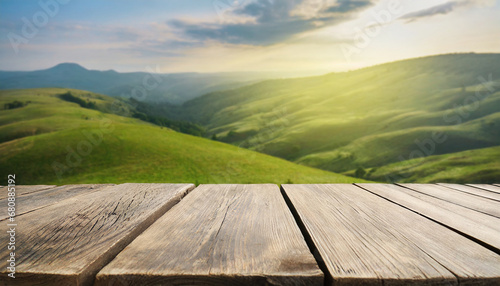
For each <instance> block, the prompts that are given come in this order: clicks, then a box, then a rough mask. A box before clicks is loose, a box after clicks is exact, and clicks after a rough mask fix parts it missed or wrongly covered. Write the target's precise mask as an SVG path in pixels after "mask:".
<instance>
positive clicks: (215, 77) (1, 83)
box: [0, 63, 278, 104]
mask: <svg viewBox="0 0 500 286" xmlns="http://www.w3.org/2000/svg"><path fill="white" fill-rule="evenodd" d="M274 77H278V76H277V74H273V73H267V74H266V73H245V72H239V73H213V74H212V73H210V74H203V73H174V74H158V75H157V77H155V78H154V80H156V79H158V81H154V80H150V78H151V76H150V75H149V74H148V73H145V72H134V73H118V72H116V71H114V70H108V71H98V70H88V69H86V68H84V67H82V66H80V65H78V64H75V63H62V64H59V65H56V66H54V67H52V68H49V69H45V70H38V71H27V72H19V71H15V72H13V71H0V89H24V88H43V87H60V88H74V89H81V90H88V91H91V92H96V93H101V94H106V95H109V96H122V97H131V96H133V94H132V93H133V90H134V88H136V90H145V89H147V94H146V95H144V96H143V94H142V92H140V91H139V92H136V97H137V99H139V100H141V101H146V102H165V103H170V104H181V103H183V102H185V101H188V100H190V99H193V98H196V97H198V96H201V95H203V94H206V93H209V92H213V91H217V90H225V89H231V88H237V87H241V86H244V85H247V84H250V83H253V82H256V81H259V80H263V79H268V78H274ZM144 81H146V85H145V84H144ZM156 83H159V84H158V85H157V86H156Z"/></svg>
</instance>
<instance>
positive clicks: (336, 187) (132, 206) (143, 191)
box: [0, 184, 500, 285]
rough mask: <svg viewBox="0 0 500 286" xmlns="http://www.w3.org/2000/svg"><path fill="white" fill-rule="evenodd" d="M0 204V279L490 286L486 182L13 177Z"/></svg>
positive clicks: (491, 199)
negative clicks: (12, 202) (39, 182)
mask: <svg viewBox="0 0 500 286" xmlns="http://www.w3.org/2000/svg"><path fill="white" fill-rule="evenodd" d="M0 200H1V201H2V202H0V203H1V204H2V205H3V206H7V203H8V196H7V188H6V187H2V188H0ZM2 209H3V212H2V213H0V225H1V227H0V231H1V233H2V235H0V245H1V246H2V250H1V252H0V256H1V257H0V266H1V270H0V272H1V276H0V285H365V284H366V285H407V284H412V285H459V284H463V285H469V284H470V285H500V186H498V185H495V184H492V185H485V184H480V185H458V184H401V185H387V184H354V185H350V184H331V185H282V186H281V188H280V187H279V186H277V185H270V184H267V185H201V186H198V187H196V188H195V186H194V185H192V184H121V185H110V184H108V185H69V186H59V187H58V186H49V185H47V186H17V187H16V212H17V216H16V217H15V221H14V222H10V221H9V216H8V214H7V209H6V207H4V208H2ZM8 224H14V225H8ZM11 228H15V243H16V244H15V246H16V249H15V251H14V252H15V259H16V260H15V264H16V265H15V268H16V269H15V277H16V278H15V279H13V278H10V277H8V276H7V274H8V273H10V272H9V270H8V269H7V267H8V264H9V262H7V260H8V259H9V257H10V255H11V254H10V253H11V251H10V250H8V249H7V246H8V243H9V241H11V237H10V233H8V232H7V231H9V230H10V229H11Z"/></svg>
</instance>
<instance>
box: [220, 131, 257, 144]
mask: <svg viewBox="0 0 500 286" xmlns="http://www.w3.org/2000/svg"><path fill="white" fill-rule="evenodd" d="M256 134H257V131H256V130H248V131H243V132H239V131H235V130H231V131H229V132H228V133H227V135H226V136H225V137H222V138H220V141H222V142H225V143H236V142H241V141H244V140H246V139H248V138H250V137H252V136H255V135H256Z"/></svg>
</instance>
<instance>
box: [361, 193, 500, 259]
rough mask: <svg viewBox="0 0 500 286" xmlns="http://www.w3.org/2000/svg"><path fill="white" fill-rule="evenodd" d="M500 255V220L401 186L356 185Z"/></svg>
mask: <svg viewBox="0 0 500 286" xmlns="http://www.w3.org/2000/svg"><path fill="white" fill-rule="evenodd" d="M356 185H358V186H361V187H362V188H364V189H366V190H368V191H370V192H372V193H374V194H377V195H379V196H381V197H384V198H386V199H387V200H390V201H392V202H394V203H396V204H399V205H402V206H404V207H406V208H408V209H410V210H412V211H414V212H417V213H420V214H422V215H424V216H426V217H428V218H430V219H432V220H435V221H437V222H439V223H442V224H444V225H446V226H448V227H450V228H453V229H455V230H457V231H460V232H462V233H464V234H466V235H468V236H470V237H473V238H475V239H476V240H478V241H480V242H482V243H484V244H486V245H488V246H489V247H491V248H492V249H495V250H496V251H500V220H499V219H497V218H495V217H492V216H489V215H486V214H483V213H479V212H476V211H474V210H471V209H468V208H464V207H462V206H459V205H456V204H453V203H449V202H446V201H443V200H441V199H437V198H434V197H431V196H428V195H424V194H421V193H418V192H415V191H412V190H409V189H406V188H403V187H400V186H396V185H386V184H356Z"/></svg>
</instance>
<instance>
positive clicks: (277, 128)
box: [210, 107, 290, 184]
mask: <svg viewBox="0 0 500 286" xmlns="http://www.w3.org/2000/svg"><path fill="white" fill-rule="evenodd" d="M287 115H288V110H287V108H286V107H281V108H276V109H273V112H272V114H271V115H270V116H269V118H266V119H265V121H264V126H262V127H261V128H260V129H259V133H257V134H256V135H255V136H253V137H251V138H249V139H246V140H244V141H243V142H242V143H240V144H239V146H238V155H243V154H242V153H243V152H245V151H246V153H247V154H249V155H248V156H245V157H244V158H245V160H244V162H241V161H240V162H238V163H236V162H234V161H228V162H227V163H226V166H225V173H224V174H222V177H223V178H222V179H220V180H219V179H217V177H216V175H215V174H211V175H210V176H211V179H212V180H213V181H214V182H215V183H217V184H222V183H227V182H231V181H234V178H235V176H236V175H238V174H239V173H241V172H243V171H244V170H241V169H240V170H238V168H237V166H240V165H241V164H248V165H251V164H252V162H253V161H254V160H255V157H256V156H257V152H256V151H254V152H252V151H250V150H249V149H247V148H244V147H243V146H246V147H250V146H258V145H260V144H262V143H265V142H267V141H269V140H271V139H272V138H273V135H275V134H277V133H279V132H281V131H283V130H284V129H285V127H286V126H288V125H289V123H290V121H289V120H288V119H287V118H285V117H286V116H287ZM245 155H246V154H245Z"/></svg>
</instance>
